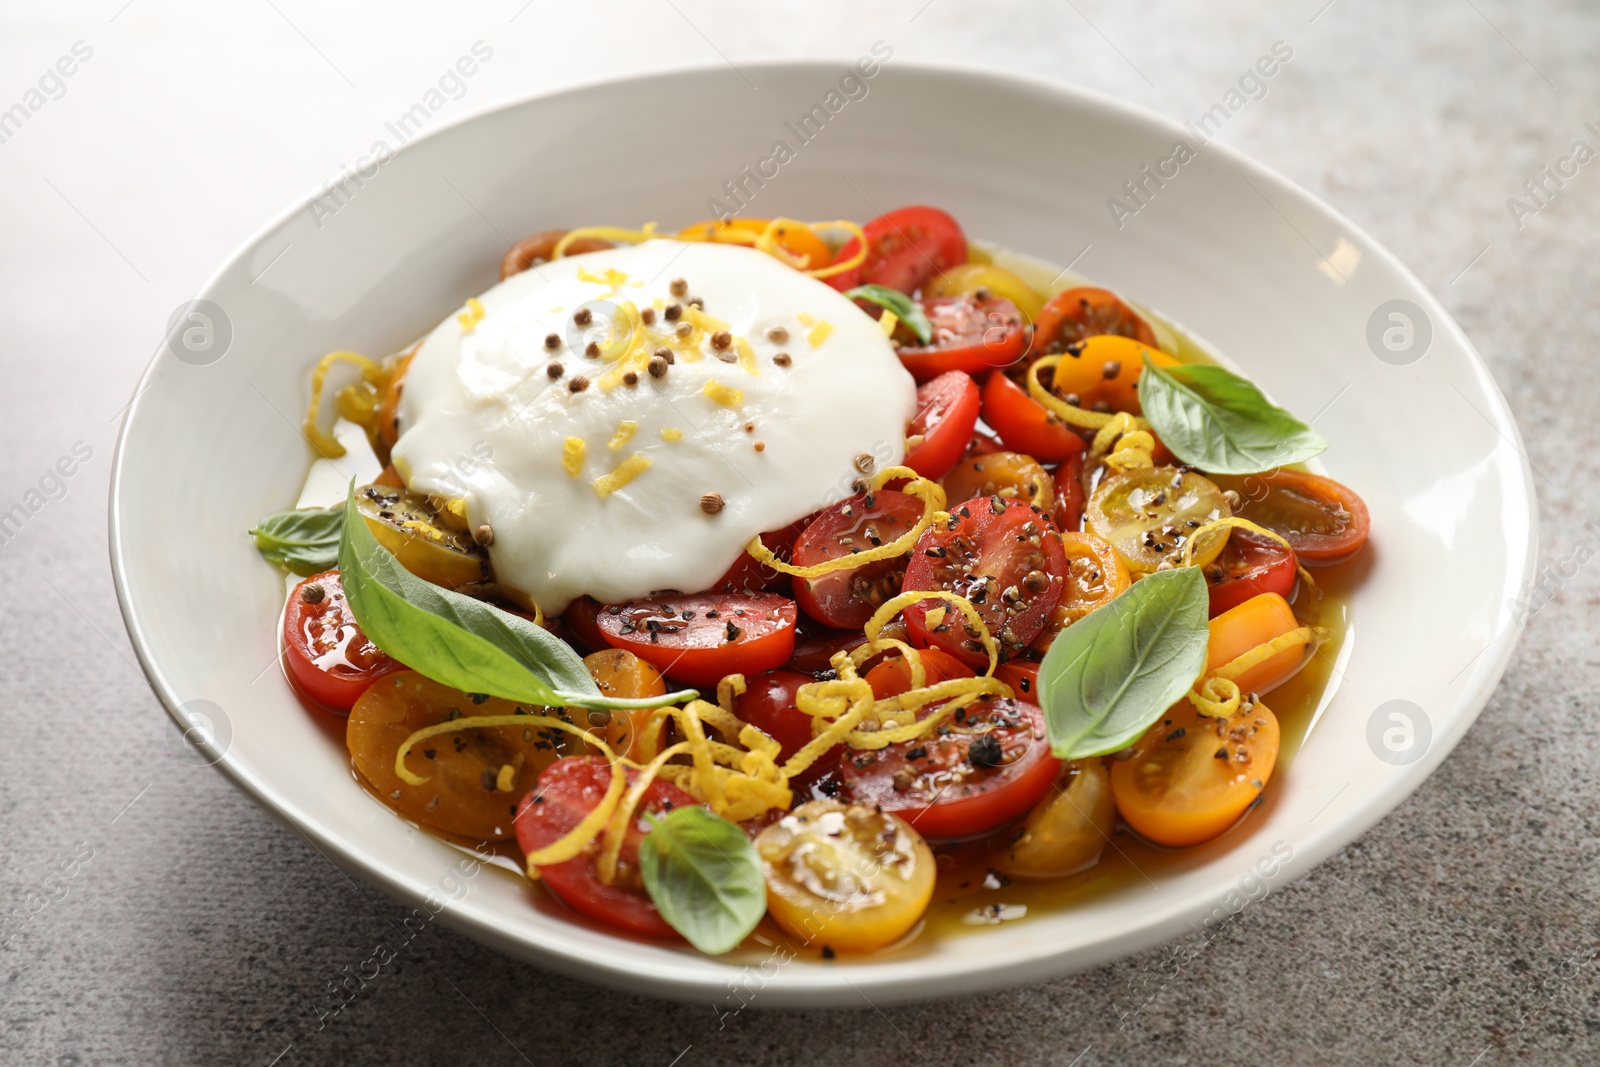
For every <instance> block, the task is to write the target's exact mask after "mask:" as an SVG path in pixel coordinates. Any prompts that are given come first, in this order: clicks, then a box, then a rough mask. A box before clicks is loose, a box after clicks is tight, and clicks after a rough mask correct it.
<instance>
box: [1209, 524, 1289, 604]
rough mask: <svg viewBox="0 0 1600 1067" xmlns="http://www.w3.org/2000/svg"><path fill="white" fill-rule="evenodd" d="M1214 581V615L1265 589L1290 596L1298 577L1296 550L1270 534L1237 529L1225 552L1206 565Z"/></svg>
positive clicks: (1257, 594)
mask: <svg viewBox="0 0 1600 1067" xmlns="http://www.w3.org/2000/svg"><path fill="white" fill-rule="evenodd" d="M1204 573H1205V576H1206V582H1207V583H1208V584H1209V585H1210V595H1211V617H1212V618H1213V619H1214V618H1216V617H1217V616H1218V615H1221V614H1222V613H1223V612H1225V611H1228V610H1231V609H1232V608H1236V607H1238V606H1239V605H1240V604H1243V603H1244V602H1245V601H1246V600H1249V599H1250V598H1251V597H1256V596H1260V595H1261V594H1262V593H1276V594H1278V595H1279V596H1281V597H1284V598H1286V599H1287V598H1288V596H1289V594H1290V593H1291V592H1293V591H1294V582H1295V577H1296V573H1297V572H1296V571H1295V559H1294V552H1293V551H1292V550H1290V549H1288V548H1285V547H1284V546H1283V545H1280V544H1278V542H1276V541H1274V540H1273V539H1272V538H1270V537H1262V536H1261V535H1260V534H1258V533H1255V532H1254V531H1252V530H1244V529H1235V530H1234V531H1233V533H1232V534H1230V535H1229V537H1228V546H1227V547H1226V548H1224V549H1223V550H1222V555H1220V556H1218V557H1217V558H1216V559H1215V560H1213V561H1212V563H1211V565H1210V566H1208V567H1206V568H1204Z"/></svg>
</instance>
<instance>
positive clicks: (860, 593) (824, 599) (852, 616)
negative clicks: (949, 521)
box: [794, 489, 923, 630]
mask: <svg viewBox="0 0 1600 1067" xmlns="http://www.w3.org/2000/svg"><path fill="white" fill-rule="evenodd" d="M922 512H923V505H922V501H920V500H918V499H917V498H916V497H914V496H911V495H909V494H907V493H899V492H895V491H894V490H892V489H879V490H877V491H875V492H871V493H858V494H856V495H855V496H853V497H850V498H849V499H848V500H841V501H840V502H839V503H837V504H835V505H833V507H831V508H828V509H826V510H825V511H823V512H822V513H821V514H820V515H818V516H817V517H816V519H815V520H814V521H813V522H812V523H811V525H809V526H807V527H806V528H805V530H804V532H802V533H801V534H800V536H799V537H798V538H797V539H796V540H795V543H794V559H795V564H796V565H797V566H801V567H811V566H815V565H816V564H818V563H824V562H827V561H828V560H832V559H838V558H840V557H842V556H848V555H851V554H852V553H853V552H858V551H865V550H867V549H869V548H873V547H876V546H877V545H879V544H888V543H889V542H890V541H893V540H895V539H896V538H899V537H903V536H905V534H906V533H907V532H909V531H910V530H911V528H912V527H913V526H915V525H916V524H917V522H918V520H920V519H921V518H922ZM905 567H906V561H905V557H904V556H900V557H897V558H894V559H882V560H874V561H872V562H870V563H863V564H862V565H861V566H859V567H853V568H850V569H849V570H840V571H833V572H832V573H829V574H824V575H822V576H821V577H818V578H799V579H797V580H796V581H795V583H794V598H795V602H796V603H797V604H799V605H800V608H801V610H803V611H804V612H805V613H806V614H807V615H809V616H811V617H812V618H813V619H816V620H817V621H818V622H820V623H822V624H823V625H824V626H831V627H834V628H836V629H840V630H855V629H860V628H861V627H862V626H864V625H866V622H867V620H868V619H870V618H872V613H873V612H875V611H877V610H878V608H879V606H880V605H882V604H883V602H884V601H885V600H888V599H889V598H890V597H892V596H894V595H895V594H896V593H898V592H900V586H901V577H902V575H903V574H904V573H905Z"/></svg>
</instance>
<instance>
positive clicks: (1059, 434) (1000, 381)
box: [983, 371, 1089, 463]
mask: <svg viewBox="0 0 1600 1067" xmlns="http://www.w3.org/2000/svg"><path fill="white" fill-rule="evenodd" d="M983 421H984V422H987V423H988V424H989V425H990V426H993V427H994V430H995V432H996V433H998V434H999V435H1000V440H1001V441H1003V442H1005V446H1006V448H1008V449H1010V450H1011V451H1013V452H1022V453H1025V454H1026V455H1030V456H1032V457H1033V458H1034V459H1036V460H1038V461H1039V462H1041V463H1059V462H1060V461H1062V460H1064V459H1066V458H1067V457H1068V456H1075V455H1081V454H1083V452H1084V451H1086V450H1087V449H1088V447H1089V446H1088V445H1087V444H1085V443H1084V440H1083V438H1081V437H1079V436H1078V435H1077V433H1076V432H1074V431H1073V429H1072V427H1070V426H1068V425H1067V424H1066V423H1064V422H1062V421H1061V420H1060V419H1058V418H1056V417H1055V416H1054V415H1052V414H1051V413H1050V412H1048V411H1046V410H1045V408H1044V405H1042V404H1040V403H1039V402H1038V401H1037V400H1035V399H1034V398H1033V397H1031V396H1029V395H1028V394H1027V393H1025V392H1023V391H1022V387H1021V386H1019V385H1017V383H1016V382H1013V381H1012V380H1011V379H1010V378H1007V377H1006V376H1005V375H1004V374H1001V373H999V372H998V371H996V372H995V373H993V374H991V375H989V380H988V381H987V382H985V383H984V386H983Z"/></svg>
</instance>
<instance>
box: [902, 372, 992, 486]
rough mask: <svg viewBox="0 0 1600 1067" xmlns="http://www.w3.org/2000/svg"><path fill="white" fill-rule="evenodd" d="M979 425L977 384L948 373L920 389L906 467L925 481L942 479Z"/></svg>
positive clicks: (909, 433)
mask: <svg viewBox="0 0 1600 1067" xmlns="http://www.w3.org/2000/svg"><path fill="white" fill-rule="evenodd" d="M977 424H978V383H977V382H975V381H973V380H972V376H971V375H969V374H967V373H966V372H965V371H958V370H953V371H947V372H945V373H944V374H941V375H939V376H938V377H937V378H931V379H929V380H928V381H926V382H923V383H922V384H921V385H920V386H918V387H917V416H916V418H914V419H912V420H911V422H910V424H909V425H908V426H906V458H905V465H906V466H907V467H910V468H911V469H912V470H914V471H916V472H917V473H918V474H920V475H922V476H923V477H924V478H934V479H938V478H943V477H944V476H945V473H946V472H947V471H949V470H950V468H951V467H953V466H955V465H956V461H957V460H959V459H960V458H961V453H962V452H963V451H964V450H965V449H966V447H967V442H968V441H969V440H970V439H971V438H972V430H973V427H975V426H977Z"/></svg>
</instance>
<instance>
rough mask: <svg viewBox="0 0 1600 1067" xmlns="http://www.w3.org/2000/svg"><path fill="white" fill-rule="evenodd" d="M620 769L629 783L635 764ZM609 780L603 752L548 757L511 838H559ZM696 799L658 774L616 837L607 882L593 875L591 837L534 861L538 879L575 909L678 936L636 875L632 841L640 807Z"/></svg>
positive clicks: (531, 845) (654, 808)
mask: <svg viewBox="0 0 1600 1067" xmlns="http://www.w3.org/2000/svg"><path fill="white" fill-rule="evenodd" d="M626 772H627V776H628V782H629V783H630V784H631V783H632V782H633V780H634V778H636V777H637V776H638V771H637V769H635V768H633V767H628V768H626ZM610 783H611V768H610V765H609V764H608V763H607V762H606V761H605V759H604V758H603V757H600V756H581V757H570V758H568V759H562V760H557V761H556V762H555V763H552V764H551V765H550V766H549V767H546V768H545V769H544V771H543V772H542V773H541V774H540V775H539V781H538V784H537V785H535V786H534V787H533V789H532V790H530V791H529V793H528V795H527V796H525V797H523V798H522V803H521V804H519V805H518V807H517V817H516V829H517V844H518V845H519V846H520V847H521V848H522V851H523V852H524V853H528V852H533V851H536V850H538V849H541V848H544V847H545V846H547V845H551V844H554V843H555V842H556V841H559V840H560V839H561V838H562V837H563V836H565V835H566V834H567V833H568V831H570V830H572V829H573V828H574V827H575V826H577V825H578V823H579V821H581V820H582V818H583V817H584V816H585V815H587V814H588V813H589V812H590V811H592V810H594V808H595V806H596V805H598V804H599V803H600V800H601V798H602V797H604V796H605V792H606V787H607V786H608V785H610ZM695 804H696V801H695V799H694V798H693V797H691V796H690V795H689V794H688V793H685V792H684V791H683V790H681V789H679V788H678V787H677V786H675V785H673V784H671V783H670V782H665V781H662V780H660V779H657V780H656V781H654V782H651V783H650V787H649V788H648V789H646V790H645V791H644V796H643V798H642V799H641V800H640V803H639V808H638V816H637V818H635V819H634V824H633V825H632V826H630V827H629V828H628V832H627V834H626V835H625V836H624V837H623V842H622V850H621V852H620V853H619V854H618V864H617V871H618V876H617V880H616V882H615V883H614V884H612V885H606V884H605V883H604V882H602V881H600V875H599V873H598V872H597V871H596V870H595V855H596V853H598V852H599V850H600V845H599V842H598V839H597V840H596V842H595V843H594V844H593V845H591V846H590V850H589V851H588V852H585V853H583V854H581V855H578V856H574V857H573V858H572V859H570V860H566V861H564V862H562V863H553V864H551V865H549V866H547V867H540V868H539V880H540V881H542V882H543V883H544V884H545V886H546V887H547V888H548V889H549V890H550V892H552V893H554V894H555V896H556V897H557V898H558V899H559V900H561V902H562V903H564V904H566V905H567V906H568V907H569V908H571V909H572V910H573V911H576V912H578V913H579V914H580V915H585V916H588V917H589V918H591V919H594V920H595V921H597V922H601V923H604V924H606V925H607V926H613V927H619V928H621V929H623V930H627V931H628V932H630V933H634V934H639V935H641V936H644V937H652V938H659V939H663V940H668V939H670V940H679V939H681V935H680V934H679V933H678V932H677V931H676V930H674V929H673V928H672V927H671V926H669V925H667V921H666V920H665V919H663V918H662V917H661V913H660V912H659V911H657V910H656V906H655V904H653V903H652V902H651V900H650V896H649V894H648V893H646V892H645V890H644V886H643V883H642V881H641V879H640V877H639V874H638V860H639V843H640V842H641V841H643V840H644V836H645V835H644V832H643V831H642V830H641V829H640V825H641V824H642V823H643V822H644V816H645V815H646V814H652V815H654V814H660V813H661V812H664V811H669V810H671V809H673V808H682V807H692V806H694V805H695Z"/></svg>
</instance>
